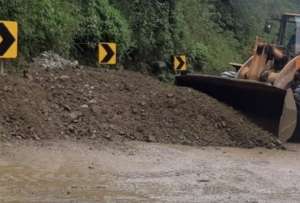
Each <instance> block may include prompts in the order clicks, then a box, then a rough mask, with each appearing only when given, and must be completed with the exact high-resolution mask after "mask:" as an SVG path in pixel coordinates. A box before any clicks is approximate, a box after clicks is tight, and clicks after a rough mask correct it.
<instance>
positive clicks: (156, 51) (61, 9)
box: [0, 0, 300, 73]
mask: <svg viewBox="0 0 300 203" xmlns="http://www.w3.org/2000/svg"><path fill="white" fill-rule="evenodd" d="M286 11H289V12H298V13H300V4H299V3H298V0H286V1H282V0H251V1H245V0H166V1H163V0H153V1H148V0H122V1H120V0H38V1H37V0H0V18H1V19H3V20H16V21H18V23H19V25H20V47H21V51H20V52H21V55H22V56H23V57H25V58H27V59H29V58H31V57H33V56H36V55H38V54H39V53H40V52H42V51H46V50H53V51H55V52H57V53H59V54H61V55H64V56H65V57H71V58H76V59H79V60H81V61H83V62H85V63H89V64H95V62H96V53H97V52H96V46H97V43H98V42H100V41H115V42H117V43H118V48H119V59H120V60H119V61H120V62H121V63H123V64H125V67H126V68H130V66H128V67H127V66H126V64H137V63H148V64H151V63H152V62H153V61H157V60H164V61H170V57H171V56H172V55H173V54H182V53H186V54H187V55H188V56H189V62H190V64H191V66H192V67H193V69H194V70H196V71H203V72H209V73H216V72H220V71H222V70H224V69H225V68H226V67H227V66H228V65H227V64H228V62H230V61H236V62H242V61H243V60H245V59H246V58H247V56H248V55H249V51H250V48H251V46H252V44H253V41H254V39H255V36H256V35H261V36H264V34H263V33H262V31H263V27H264V23H265V21H266V20H267V19H268V18H269V17H270V16H274V15H275V16H276V15H277V16H278V15H280V13H282V12H286ZM265 38H266V39H268V40H270V41H272V39H274V38H275V36H274V33H273V35H270V36H265ZM125 62H126V63H125Z"/></svg>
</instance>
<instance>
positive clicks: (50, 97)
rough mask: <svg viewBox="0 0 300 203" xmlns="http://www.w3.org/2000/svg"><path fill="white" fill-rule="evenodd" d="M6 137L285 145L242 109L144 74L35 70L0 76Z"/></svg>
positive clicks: (1, 125) (0, 127) (0, 119)
mask: <svg viewBox="0 0 300 203" xmlns="http://www.w3.org/2000/svg"><path fill="white" fill-rule="evenodd" d="M0 100H1V102H0V112H1V114H0V136H1V139H2V140H16V139H17V140H24V139H26V140H28V139H29V140H49V139H72V140H90V141H92V142H101V143H106V142H123V141H128V140H136V141H146V142H159V143H173V144H185V145H197V146H234V147H258V146H261V147H268V148H278V147H279V148H281V147H282V146H281V144H280V142H279V141H278V140H277V139H275V138H274V137H272V136H271V134H269V133H268V132H266V131H263V130H262V129H260V128H259V127H257V126H256V125H255V124H253V123H251V122H250V121H249V120H248V119H247V118H246V117H244V116H243V115H241V114H240V113H239V112H237V111H235V110H234V109H232V108H230V107H228V106H226V105H224V104H222V103H219V102H218V101H216V100H215V99H213V98H211V97H209V96H207V95H205V94H203V93H200V92H197V91H194V90H191V89H189V88H182V87H175V86H173V85H170V84H165V83H161V82H159V81H158V80H156V79H154V78H152V77H150V76H145V75H143V74H140V73H136V72H131V71H125V70H122V71H120V70H107V69H93V68H87V67H85V68H74V67H73V68H70V67H69V68H67V67H66V68H63V69H59V70H58V69H51V70H50V69H48V70H44V69H42V68H31V69H30V71H29V74H26V77H25V78H24V77H20V76H16V75H7V76H5V77H1V78H0Z"/></svg>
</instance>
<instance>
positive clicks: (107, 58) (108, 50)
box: [101, 44, 115, 63]
mask: <svg viewBox="0 0 300 203" xmlns="http://www.w3.org/2000/svg"><path fill="white" fill-rule="evenodd" d="M102 47H103V48H104V49H105V51H106V56H105V57H104V59H103V60H102V61H101V63H108V62H109V61H110V60H111V58H112V57H113V56H114V55H115V52H114V51H113V50H112V49H111V47H110V46H109V45H108V44H102Z"/></svg>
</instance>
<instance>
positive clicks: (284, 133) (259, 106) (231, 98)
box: [175, 13, 300, 142]
mask: <svg viewBox="0 0 300 203" xmlns="http://www.w3.org/2000/svg"><path fill="white" fill-rule="evenodd" d="M279 22H280V28H279V33H278V35H277V40H276V47H278V48H280V49H282V50H284V53H285V54H286V55H288V56H289V58H290V59H292V58H294V56H296V55H299V54H300V14H292V13H285V14H283V15H282V17H281V18H280V20H279ZM271 28H272V27H271V26H268V27H267V29H271ZM265 29H266V28H265ZM246 63H247V62H246ZM232 65H233V66H234V67H235V68H236V69H237V70H238V69H239V68H240V67H241V66H243V64H237V63H232ZM175 84H176V85H178V86H185V87H190V88H193V89H196V90H198V91H201V92H204V93H206V94H208V95H210V96H212V97H214V98H215V99H217V100H219V101H221V102H223V103H225V104H227V105H230V106H232V107H234V108H235V109H236V110H238V111H240V112H242V113H243V114H245V115H246V116H247V117H248V118H249V119H250V120H252V121H253V122H254V123H256V124H257V125H258V126H260V127H261V128H263V129H265V130H267V131H269V132H270V133H272V134H273V135H274V136H277V137H278V138H279V139H280V140H281V141H283V142H285V141H288V140H290V139H291V138H292V137H293V138H295V137H300V132H297V131H299V130H295V129H296V126H297V120H298V119H297V106H296V103H295V99H294V93H293V91H292V89H282V88H278V87H275V86H273V85H272V84H269V83H264V82H259V81H254V80H247V79H238V78H228V77H219V76H212V75H203V74H188V75H180V76H177V77H176V78H175Z"/></svg>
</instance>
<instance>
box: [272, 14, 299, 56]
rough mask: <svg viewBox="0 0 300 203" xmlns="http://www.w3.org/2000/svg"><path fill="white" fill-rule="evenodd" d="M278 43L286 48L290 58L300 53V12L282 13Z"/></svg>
mask: <svg viewBox="0 0 300 203" xmlns="http://www.w3.org/2000/svg"><path fill="white" fill-rule="evenodd" d="M277 44H278V46H280V47H283V48H284V49H285V50H286V54H287V55H288V56H289V57H290V58H294V57H295V56H297V55H299V54H300V14H293V13H285V14H283V15H282V17H281V19H280V29H279V33H278V39H277Z"/></svg>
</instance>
